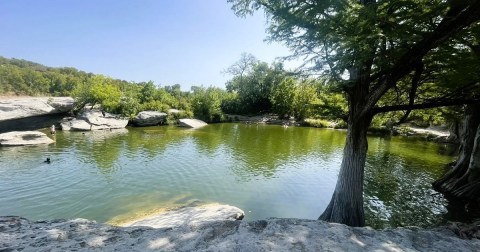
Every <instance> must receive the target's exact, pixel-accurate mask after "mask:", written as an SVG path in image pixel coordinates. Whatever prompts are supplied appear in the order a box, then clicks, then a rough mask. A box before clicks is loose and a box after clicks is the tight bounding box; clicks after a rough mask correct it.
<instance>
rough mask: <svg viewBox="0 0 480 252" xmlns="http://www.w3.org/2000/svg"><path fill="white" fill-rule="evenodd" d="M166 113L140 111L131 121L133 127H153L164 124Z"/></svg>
mask: <svg viewBox="0 0 480 252" xmlns="http://www.w3.org/2000/svg"><path fill="white" fill-rule="evenodd" d="M166 118H167V114H166V113H162V112H158V111H142V112H140V113H138V115H137V116H136V117H135V119H133V124H135V126H155V125H159V124H163V123H165V120H166Z"/></svg>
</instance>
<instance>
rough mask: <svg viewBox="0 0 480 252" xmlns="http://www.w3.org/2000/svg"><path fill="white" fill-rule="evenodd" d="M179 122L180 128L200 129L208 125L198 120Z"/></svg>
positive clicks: (182, 120)
mask: <svg viewBox="0 0 480 252" xmlns="http://www.w3.org/2000/svg"><path fill="white" fill-rule="evenodd" d="M178 122H179V126H180V127H188V128H200V127H203V126H206V125H208V124H207V123H206V122H204V121H202V120H198V119H179V120H178Z"/></svg>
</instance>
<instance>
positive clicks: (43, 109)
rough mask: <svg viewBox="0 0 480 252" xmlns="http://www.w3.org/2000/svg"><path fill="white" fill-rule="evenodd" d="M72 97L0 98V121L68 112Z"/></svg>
mask: <svg viewBox="0 0 480 252" xmlns="http://www.w3.org/2000/svg"><path fill="white" fill-rule="evenodd" d="M73 106H74V100H73V98H72V97H11V98H1V99H0V121H4V120H14V119H19V118H26V117H32V116H41V115H49V114H57V113H65V112H69V111H71V110H72V109H73Z"/></svg>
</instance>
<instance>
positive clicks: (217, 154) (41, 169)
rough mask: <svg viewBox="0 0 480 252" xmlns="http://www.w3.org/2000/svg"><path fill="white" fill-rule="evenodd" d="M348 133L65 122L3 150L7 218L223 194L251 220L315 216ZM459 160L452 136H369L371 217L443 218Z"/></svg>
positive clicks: (127, 208)
mask: <svg viewBox="0 0 480 252" xmlns="http://www.w3.org/2000/svg"><path fill="white" fill-rule="evenodd" d="M345 134H346V133H345V132H344V131H337V130H328V129H316V128H300V127H290V128H283V127H280V126H267V125H244V124H215V125H208V126H206V127H204V128H201V129H196V130H188V129H182V128H176V127H147V128H128V129H125V130H119V131H98V132H86V133H81V132H61V131H60V132H58V133H57V135H56V136H55V138H56V143H55V144H52V145H48V146H35V147H12V148H6V147H3V148H1V147H0V215H20V216H24V217H27V218H30V219H53V218H77V217H81V218H88V219H94V220H97V221H100V222H110V223H122V222H125V221H128V220H131V219H135V218H137V217H139V216H141V215H145V214H148V213H152V212H155V211H158V209H165V208H171V207H176V206H182V205H188V204H192V202H202V203H210V202H212V203H213V202H218V203H223V204H231V205H234V206H237V207H239V208H241V209H243V210H244V211H245V213H246V219H247V220H256V219H264V218H268V217H293V218H307V219H316V218H318V216H319V215H320V213H322V211H323V210H324V209H325V207H326V206H327V204H328V202H329V200H330V197H331V195H332V193H333V190H334V187H335V182H336V179H337V175H338V171H339V167H340V162H341V157H342V149H343V145H344V142H345ZM47 157H50V158H51V160H52V162H51V163H50V164H47V163H44V162H43V161H44V160H45V159H46V158H47ZM453 159H454V157H453V156H452V154H451V151H450V148H449V147H448V146H446V145H442V144H437V143H431V142H424V141H420V140H414V139H407V138H399V137H391V138H381V137H369V153H368V158H367V165H366V174H365V176H366V178H365V197H364V198H365V210H366V215H367V224H368V225H371V226H374V227H389V226H406V225H417V226H419V225H420V226H432V225H436V224H438V223H440V222H442V221H444V220H445V218H444V216H446V215H447V204H448V203H447V201H446V200H444V199H443V198H442V197H441V196H440V195H438V194H436V193H435V191H433V190H432V189H431V182H432V181H434V180H435V179H436V178H438V177H440V176H441V175H442V174H443V173H444V171H445V168H444V167H445V164H447V163H449V162H451V161H452V160H453Z"/></svg>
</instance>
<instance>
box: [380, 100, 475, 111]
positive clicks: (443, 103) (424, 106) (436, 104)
mask: <svg viewBox="0 0 480 252" xmlns="http://www.w3.org/2000/svg"><path fill="white" fill-rule="evenodd" d="M476 103H479V104H480V99H469V100H465V99H458V100H447V101H438V102H429V103H421V104H412V105H410V104H402V105H393V106H385V107H376V108H374V109H373V113H374V114H378V113H385V112H392V111H399V110H416V109H428V108H438V107H449V106H458V105H466V104H476Z"/></svg>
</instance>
